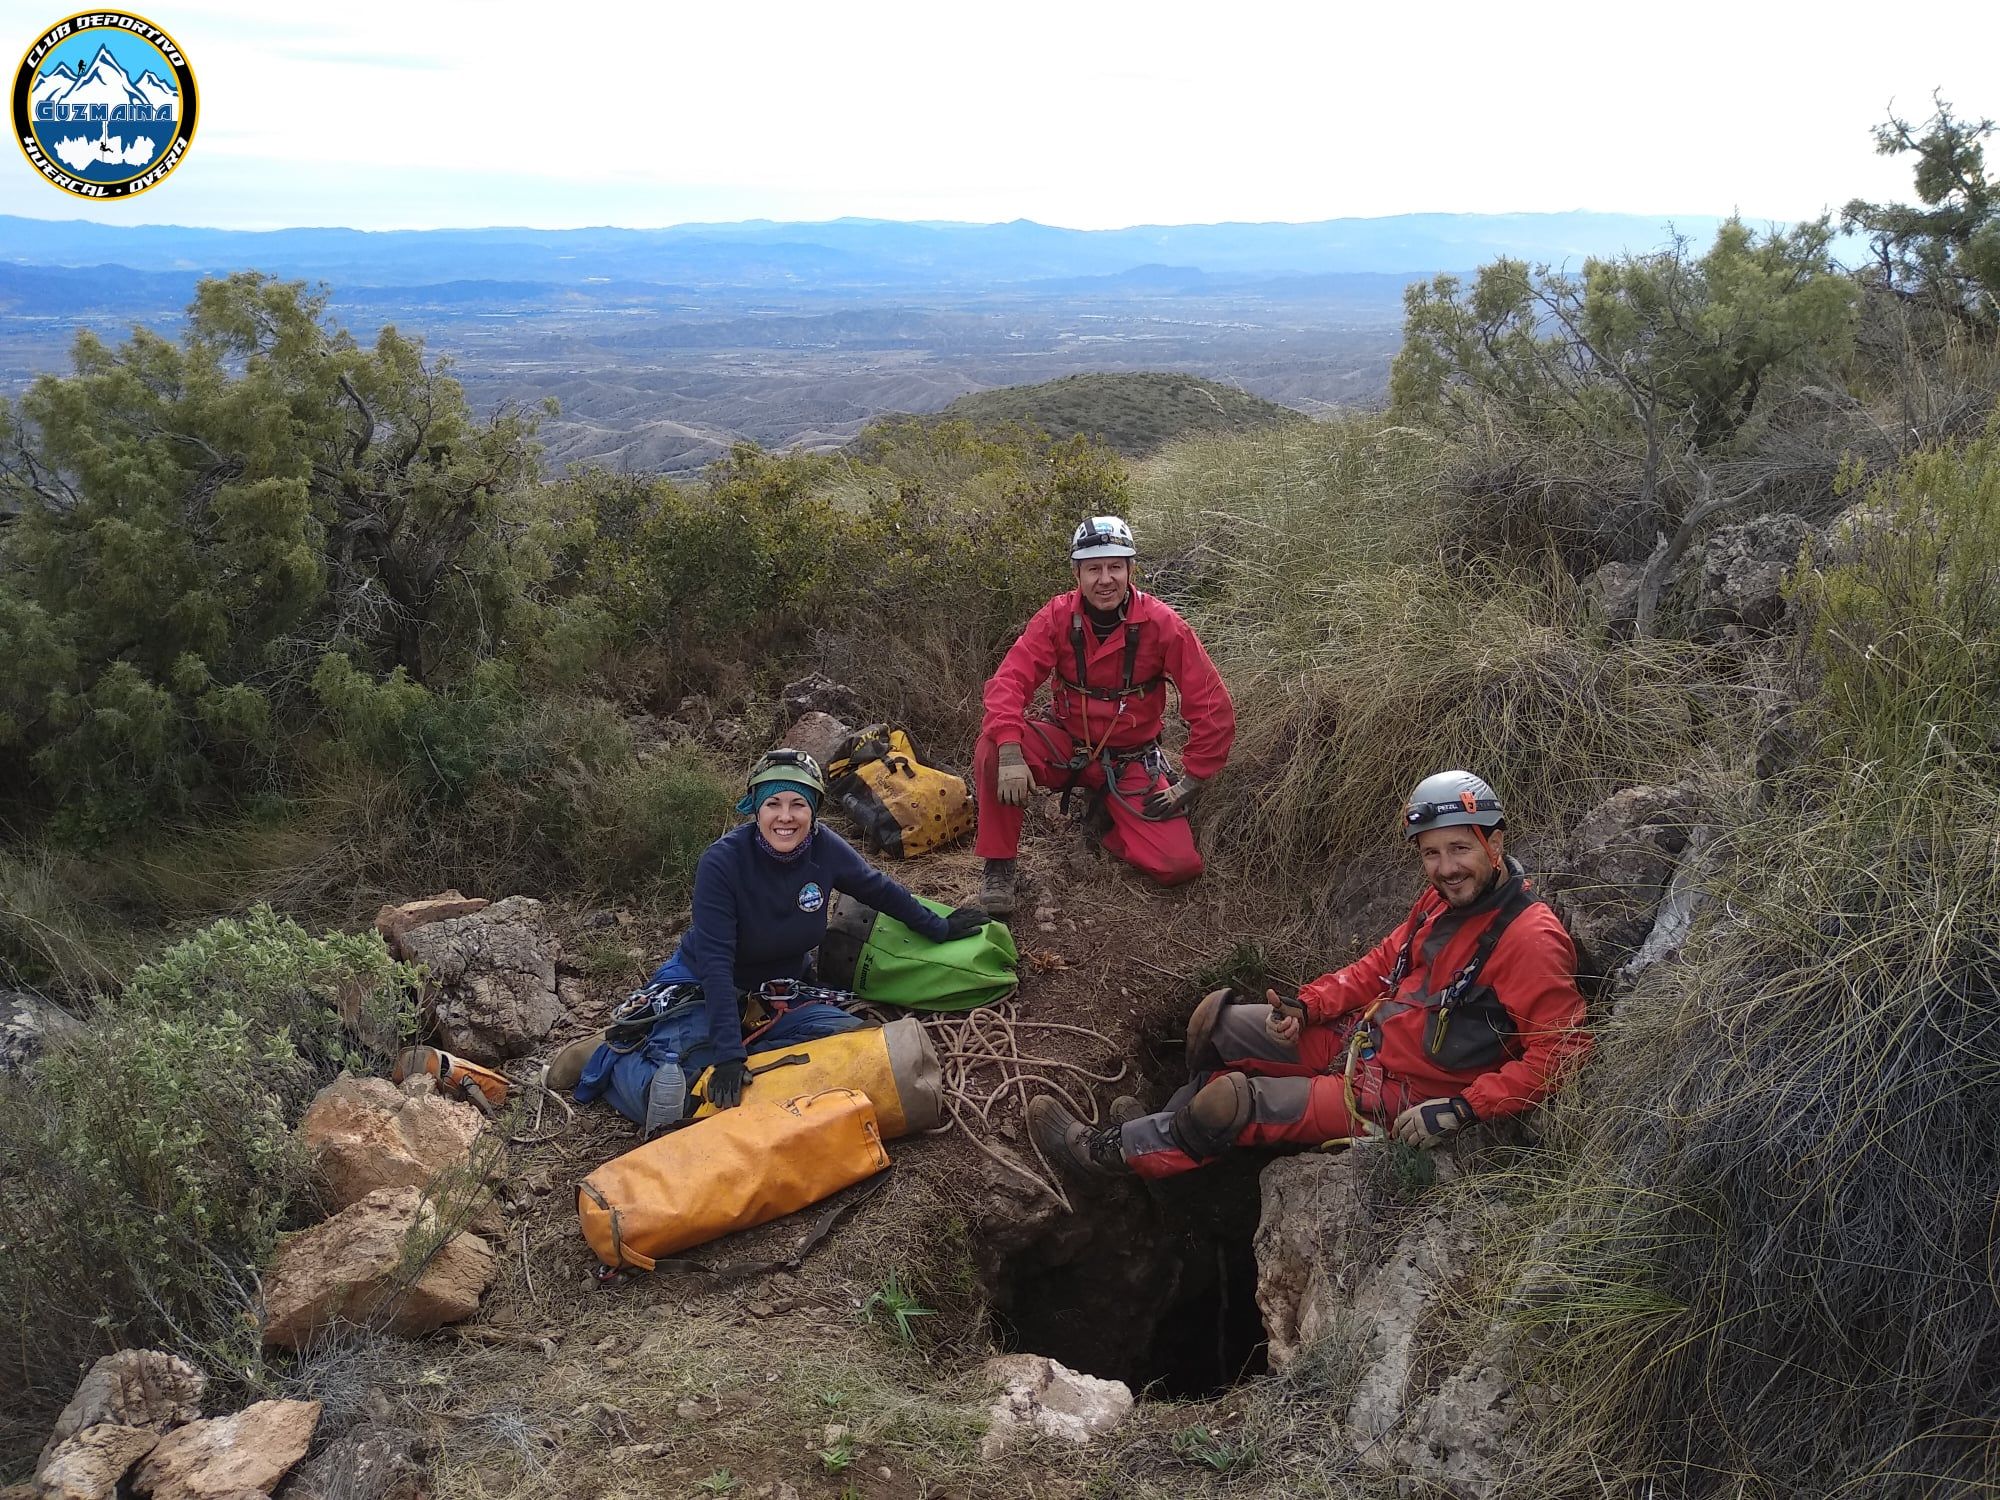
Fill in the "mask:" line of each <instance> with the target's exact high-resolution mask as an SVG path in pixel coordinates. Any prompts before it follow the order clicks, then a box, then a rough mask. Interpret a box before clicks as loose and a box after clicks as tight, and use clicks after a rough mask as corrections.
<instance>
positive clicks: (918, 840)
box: [826, 724, 974, 859]
mask: <svg viewBox="0 0 2000 1500" xmlns="http://www.w3.org/2000/svg"><path fill="white" fill-rule="evenodd" d="M826 784H827V790H828V791H830V792H832V793H833V795H834V796H835V797H837V798H839V799H840V805H841V806H842V807H844V808H846V809H847V812H848V815H849V816H850V817H852V818H853V819H854V821H855V822H856V823H858V824H859V825H860V826H861V831H862V833H863V834H864V835H865V836H866V837H867V840H868V842H869V843H870V844H871V845H873V846H874V848H875V851H876V853H878V854H884V855H888V856H891V857H892V858H896V859H915V858H916V857H917V856H918V855H919V854H928V853H929V852H930V851H931V850H933V849H936V848H939V847H940V846H942V845H944V844H949V843H951V842H952V841H953V840H954V839H961V838H964V837H965V836H966V835H967V834H968V833H970V832H972V825H973V821H974V815H973V808H972V794H971V793H970V792H968V791H967V790H966V789H965V781H964V779H963V778H962V777H958V776H953V775H950V774H949V773H948V772H944V771H940V770H937V769H936V768H935V767H932V766H927V765H925V764H924V763H923V762H922V761H921V760H919V759H918V758H917V752H916V747H915V746H913V745H912V744H911V743H910V736H909V735H908V733H907V732H905V731H904V730H901V729H891V728H890V727H889V726H888V725H886V724H870V725H869V726H868V727H867V728H866V729H860V730H856V731H855V732H854V733H853V734H851V735H849V736H848V737H847V740H846V741H845V742H844V743H843V744H842V745H841V747H840V751H839V753H838V754H837V755H835V756H834V758H833V759H832V760H831V761H829V762H828V763H827V767H826Z"/></svg>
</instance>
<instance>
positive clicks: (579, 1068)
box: [542, 1031, 604, 1094]
mask: <svg viewBox="0 0 2000 1500" xmlns="http://www.w3.org/2000/svg"><path fill="white" fill-rule="evenodd" d="M603 1045H604V1033H603V1032H601V1031H593V1032H591V1034H590V1035H589V1036H580V1037H578V1038H577V1039H576V1040H575V1041H573V1042H568V1043H565V1044H564V1045H563V1047H562V1048H561V1049H560V1050H559V1051H557V1053H556V1055H555V1056H554V1057H552V1058H550V1059H549V1076H548V1077H547V1078H545V1079H544V1080H542V1081H543V1083H544V1084H545V1085H546V1086H547V1087H549V1088H552V1089H554V1090H555V1091H556V1092H557V1093H559V1094H567V1093H568V1092H570V1090H572V1089H574V1088H575V1087H576V1086H577V1084H579V1083H580V1082H582V1081H583V1070H584V1068H585V1066H586V1065H587V1064H588V1063H589V1062H590V1057H591V1054H592V1053H594V1052H595V1051H596V1050H597V1049H598V1048H599V1047H601V1046H603Z"/></svg>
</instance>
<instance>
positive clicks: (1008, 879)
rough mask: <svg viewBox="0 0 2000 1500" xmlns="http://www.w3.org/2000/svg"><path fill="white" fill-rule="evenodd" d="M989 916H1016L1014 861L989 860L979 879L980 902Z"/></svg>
mask: <svg viewBox="0 0 2000 1500" xmlns="http://www.w3.org/2000/svg"><path fill="white" fill-rule="evenodd" d="M977 904H978V905H979V906H980V907H982V908H983V909H984V910H985V911H986V914H987V915H988V916H993V917H1003V918H1004V917H1011V916H1013V915H1014V861H1013V860H1011V859H989V860H987V861H986V868H985V869H984V870H983V871H982V872H981V873H980V877H979V901H978V903H977Z"/></svg>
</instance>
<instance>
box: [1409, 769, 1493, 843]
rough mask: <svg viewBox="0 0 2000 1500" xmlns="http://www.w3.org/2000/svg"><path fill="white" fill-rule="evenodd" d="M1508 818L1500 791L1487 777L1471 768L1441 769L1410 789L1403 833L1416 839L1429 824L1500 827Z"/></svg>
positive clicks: (1443, 826)
mask: <svg viewBox="0 0 2000 1500" xmlns="http://www.w3.org/2000/svg"><path fill="white" fill-rule="evenodd" d="M1506 819H1507V810H1506V809H1505V808H1503V807H1502V806H1501V805H1500V794H1499V793H1498V792H1496V791H1494V790H1493V788H1492V787H1490V786H1488V785H1487V784H1486V783H1485V782H1484V781H1482V780H1480V779H1479V778H1478V777H1477V776H1475V775H1473V774H1472V773H1471V772H1470V771H1439V772H1438V773H1437V774H1436V775H1434V776H1426V777H1425V778H1424V779H1423V780H1422V781H1420V782H1418V783H1417V786H1416V790H1415V791H1413V792H1411V793H1410V800H1409V803H1408V805H1407V806H1405V807H1404V809H1403V837H1404V838H1405V839H1413V838H1415V837H1416V836H1417V835H1418V834H1420V833H1422V832H1423V831H1424V830H1425V829H1426V828H1464V827H1468V826H1470V827H1473V828H1478V829H1487V828H1498V827H1499V826H1500V825H1501V824H1502V823H1503V822H1505V821H1506Z"/></svg>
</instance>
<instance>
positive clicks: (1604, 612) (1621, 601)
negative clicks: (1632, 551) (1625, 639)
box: [1583, 562, 1646, 635]
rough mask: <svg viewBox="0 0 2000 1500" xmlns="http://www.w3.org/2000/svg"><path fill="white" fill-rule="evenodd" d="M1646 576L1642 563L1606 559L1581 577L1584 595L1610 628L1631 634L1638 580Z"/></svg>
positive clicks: (1636, 613)
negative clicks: (1585, 576) (1592, 570)
mask: <svg viewBox="0 0 2000 1500" xmlns="http://www.w3.org/2000/svg"><path fill="white" fill-rule="evenodd" d="M1645 576H1646V566H1645V564H1644V563H1623V562H1608V563H1606V564H1605V565H1604V566H1603V567H1601V568H1599V569H1598V570H1597V571H1596V572H1594V573H1592V574H1591V575H1590V577H1589V578H1588V579H1587V580H1586V581H1585V583H1584V586H1583V589H1584V596H1585V597H1586V598H1588V599H1589V600H1590V601H1591V603H1592V604H1593V605H1595V606H1596V609H1597V612H1598V614H1599V615H1601V616H1602V617H1603V619H1604V622H1605V624H1607V625H1609V626H1610V627H1611V628H1612V629H1613V630H1614V631H1618V632H1620V633H1622V634H1626V635H1629V634H1631V626H1632V622H1633V621H1634V620H1636V619H1637V618H1638V617H1639V584H1640V582H1641V581H1642V580H1643V579H1644V578H1645Z"/></svg>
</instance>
